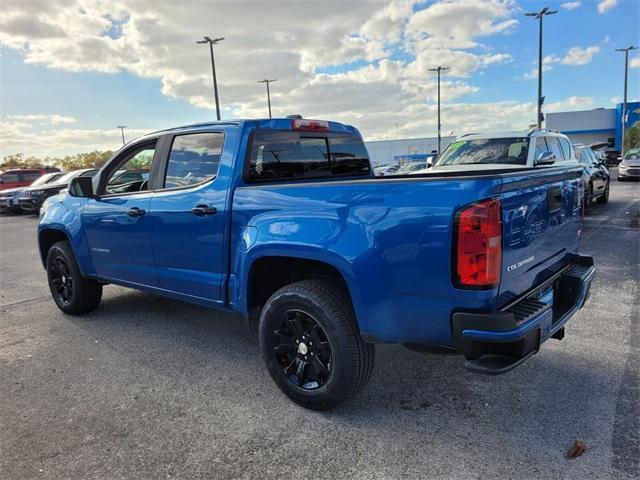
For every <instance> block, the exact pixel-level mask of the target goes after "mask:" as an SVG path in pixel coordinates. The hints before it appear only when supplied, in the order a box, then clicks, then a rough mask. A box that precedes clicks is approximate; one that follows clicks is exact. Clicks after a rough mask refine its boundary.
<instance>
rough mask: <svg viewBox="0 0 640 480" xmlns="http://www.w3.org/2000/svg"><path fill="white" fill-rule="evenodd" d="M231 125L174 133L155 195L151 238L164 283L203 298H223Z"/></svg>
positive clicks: (192, 295) (232, 141)
mask: <svg viewBox="0 0 640 480" xmlns="http://www.w3.org/2000/svg"><path fill="white" fill-rule="evenodd" d="M233 128H235V127H233ZM233 128H232V127H217V128H216V129H215V130H211V131H198V132H187V133H180V134H176V135H173V136H172V137H171V138H170V141H168V142H167V145H168V152H167V153H166V154H165V155H164V156H163V163H162V167H161V169H160V171H161V172H162V173H161V175H160V186H159V189H158V190H157V191H156V192H155V193H154V195H153V198H152V199H151V239H152V240H151V241H152V246H153V252H154V259H155V264H156V269H157V272H158V281H159V285H160V287H161V288H163V289H165V290H167V291H170V292H173V293H175V294H178V295H185V296H189V297H190V298H191V299H194V298H196V299H201V300H203V301H204V302H205V303H209V302H213V303H219V302H224V301H225V297H224V291H225V289H224V284H225V280H226V267H225V266H226V261H227V260H226V259H227V252H226V251H225V238H226V231H227V215H228V212H227V204H228V202H227V194H228V192H229V175H230V172H231V165H232V160H233V150H234V147H233V145H232V144H233V143H235V131H234V129H233ZM225 152H226V153H225ZM225 158H226V160H227V161H226V162H225Z"/></svg>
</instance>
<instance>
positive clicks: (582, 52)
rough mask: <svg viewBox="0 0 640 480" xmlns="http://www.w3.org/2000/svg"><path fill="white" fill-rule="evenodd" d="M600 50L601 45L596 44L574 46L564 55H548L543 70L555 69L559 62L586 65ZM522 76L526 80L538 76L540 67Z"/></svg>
mask: <svg viewBox="0 0 640 480" xmlns="http://www.w3.org/2000/svg"><path fill="white" fill-rule="evenodd" d="M598 52H600V47H598V46H595V45H594V46H592V47H586V48H582V47H572V48H570V49H569V50H567V53H566V55H565V56H564V57H561V56H559V55H556V54H555V53H554V54H551V55H547V56H545V57H544V58H543V59H542V71H543V72H546V71H549V70H553V65H554V64H557V63H561V64H563V65H586V64H587V63H590V62H591V60H592V59H593V56H594V55H596V54H597V53H598ZM522 78H524V79H525V80H533V79H536V78H538V68H537V67H535V68H532V69H531V71H529V72H528V73H525V74H524V75H523V77H522Z"/></svg>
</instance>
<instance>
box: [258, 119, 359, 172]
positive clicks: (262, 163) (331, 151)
mask: <svg viewBox="0 0 640 480" xmlns="http://www.w3.org/2000/svg"><path fill="white" fill-rule="evenodd" d="M248 170H249V171H248V177H249V179H250V180H270V179H285V178H290V179H304V178H323V177H330V176H334V175H335V176H338V175H362V174H368V173H369V156H368V155H367V151H366V149H365V147H364V144H363V143H362V139H361V138H360V137H359V136H357V135H352V134H339V133H328V134H326V135H320V134H313V133H303V132H292V131H273V130H272V131H257V132H256V133H255V136H254V139H253V144H252V148H251V158H250V160H249V168H248Z"/></svg>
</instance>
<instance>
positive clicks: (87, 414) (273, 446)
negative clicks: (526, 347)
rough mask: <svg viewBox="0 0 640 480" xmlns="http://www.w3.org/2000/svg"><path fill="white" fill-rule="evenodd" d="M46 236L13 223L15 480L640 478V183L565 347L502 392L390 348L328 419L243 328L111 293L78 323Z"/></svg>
mask: <svg viewBox="0 0 640 480" xmlns="http://www.w3.org/2000/svg"><path fill="white" fill-rule="evenodd" d="M614 177H615V175H614ZM36 223H37V219H36V218H34V217H28V216H10V215H7V216H2V217H1V218H0V260H1V261H0V267H1V269H0V272H1V275H0V478H2V479H25V478H54V479H58V478H83V479H84V478H100V479H117V478H175V477H179V478H298V479H303V478H304V479H314V480H315V479H321V478H363V479H369V478H427V477H430V478H465V479H470V478H483V479H484V478H522V479H528V478H577V479H578V478H579V479H584V478H598V479H599V478H638V475H640V443H639V442H640V438H639V435H640V378H639V376H640V325H639V323H640V303H639V302H640V291H639V290H640V271H639V261H640V259H639V253H640V235H639V232H640V185H639V184H638V183H617V182H616V181H615V180H613V185H612V189H611V201H610V203H609V204H608V205H597V204H596V205H594V208H593V210H592V212H591V214H590V215H589V216H588V217H587V218H586V222H585V223H586V233H585V236H584V241H583V251H584V252H585V253H589V254H592V255H594V256H595V258H596V261H597V265H598V273H597V277H596V280H595V281H594V285H593V289H592V295H591V299H590V301H589V302H588V304H587V306H586V307H585V308H584V309H583V310H582V311H581V312H580V313H579V314H578V315H577V316H576V317H575V318H574V319H573V320H572V321H571V322H570V323H569V325H568V327H567V336H566V337H565V339H564V340H562V341H555V340H550V341H549V342H547V343H546V344H545V345H544V347H543V349H542V350H541V352H540V353H539V354H537V355H535V356H534V357H533V358H531V359H530V360H529V361H527V362H526V363H525V364H524V365H522V366H520V367H519V368H518V369H516V370H514V371H512V372H510V373H508V374H506V375H503V376H499V377H487V376H479V375H476V374H472V373H469V372H467V371H465V370H464V368H463V361H462V360H461V359H460V358H458V357H454V356H436V355H429V356H427V355H422V354H419V353H415V352H412V351H409V350H406V349H405V348H403V347H401V346H393V345H390V346H381V347H378V351H377V353H378V356H377V362H376V367H375V372H374V374H373V378H372V380H371V382H370V383H369V385H368V386H367V387H366V388H365V389H364V391H363V392H362V393H361V394H360V395H359V396H358V397H357V398H356V399H354V400H353V401H351V402H349V403H347V404H345V405H344V406H342V407H341V408H339V409H337V410H334V411H332V412H329V413H318V412H310V411H306V410H304V409H302V408H300V407H298V406H296V405H294V404H293V403H291V402H290V401H288V400H287V399H286V398H285V397H284V396H283V395H282V394H281V393H280V392H279V391H278V390H277V388H276V386H275V385H274V384H273V383H272V381H271V379H270V378H269V377H268V375H267V373H266V372H265V370H264V368H263V366H262V362H261V358H260V355H259V351H258V347H257V345H256V344H255V343H254V342H253V341H252V340H251V339H250V338H249V336H248V334H247V333H245V330H244V326H243V324H242V323H241V322H239V321H238V319H236V318H235V317H232V316H229V315H223V314H220V313H217V312H215V311H211V310H207V309H204V308H200V307H196V306H191V305H187V304H183V303H179V302H176V301H172V300H167V299H163V298H160V297H155V296H152V295H148V294H144V293H139V292H134V291H131V290H126V289H124V288H120V287H115V286H109V287H106V288H105V295H104V298H103V301H102V304H101V306H100V307H99V308H98V310H97V311H95V312H94V313H92V314H89V315H87V316H84V317H68V316H65V315H64V314H62V313H61V312H60V311H59V310H58V309H57V308H56V307H55V305H54V304H53V302H52V301H51V299H50V297H49V292H48V288H47V285H46V283H45V278H44V271H43V269H42V266H41V264H40V260H39V257H38V254H37V252H36V239H35V229H36ZM574 440H580V441H582V442H584V444H585V445H586V451H585V453H584V454H583V455H581V456H580V457H578V458H576V459H572V460H569V459H567V458H565V454H566V452H567V450H568V449H569V447H570V446H571V445H572V443H573V442H574Z"/></svg>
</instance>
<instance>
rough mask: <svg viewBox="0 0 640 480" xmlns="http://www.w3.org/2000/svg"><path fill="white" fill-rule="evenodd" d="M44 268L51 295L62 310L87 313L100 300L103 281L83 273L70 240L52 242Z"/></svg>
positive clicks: (76, 313)
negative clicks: (84, 275) (87, 276)
mask: <svg viewBox="0 0 640 480" xmlns="http://www.w3.org/2000/svg"><path fill="white" fill-rule="evenodd" d="M46 270H47V280H48V283H49V291H50V292H51V296H52V297H53V300H54V302H55V303H56V305H57V306H58V308H59V309H60V310H62V311H63V312H64V313H68V314H71V315H78V314H81V313H87V312H90V311H92V310H95V309H96V307H97V306H98V305H99V304H100V299H101V298H102V284H101V283H99V282H98V281H97V280H94V279H91V278H86V277H83V276H82V273H81V272H80V269H79V268H78V264H77V263H76V259H75V256H74V254H73V250H72V248H71V245H70V244H69V242H66V241H63V242H57V243H54V244H53V245H52V246H51V248H50V249H49V252H48V254H47V260H46Z"/></svg>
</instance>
